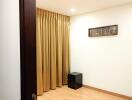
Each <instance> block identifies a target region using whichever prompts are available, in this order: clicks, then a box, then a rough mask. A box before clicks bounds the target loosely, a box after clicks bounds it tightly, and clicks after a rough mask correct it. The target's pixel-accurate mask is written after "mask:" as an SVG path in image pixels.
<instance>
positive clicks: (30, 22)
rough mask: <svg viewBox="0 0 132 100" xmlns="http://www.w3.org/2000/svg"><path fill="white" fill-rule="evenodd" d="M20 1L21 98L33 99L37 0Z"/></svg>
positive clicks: (25, 99)
mask: <svg viewBox="0 0 132 100" xmlns="http://www.w3.org/2000/svg"><path fill="white" fill-rule="evenodd" d="M19 2H20V56H21V100H33V99H32V96H33V95H32V94H33V93H34V94H35V95H36V94H37V93H36V92H37V90H36V87H37V85H36V82H37V81H36V0H19Z"/></svg>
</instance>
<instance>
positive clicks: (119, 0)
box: [37, 0, 132, 16]
mask: <svg viewBox="0 0 132 100" xmlns="http://www.w3.org/2000/svg"><path fill="white" fill-rule="evenodd" d="M128 3H132V0H37V7H38V8H42V9H46V10H49V11H54V12H57V13H61V14H65V15H69V16H73V15H79V14H82V13H87V12H93V11H96V10H100V9H104V8H109V7H114V6H119V5H125V4H128ZM71 8H75V9H76V11H75V12H71V11H70V9H71Z"/></svg>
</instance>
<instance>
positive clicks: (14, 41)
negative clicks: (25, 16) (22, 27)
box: [0, 0, 20, 100]
mask: <svg viewBox="0 0 132 100" xmlns="http://www.w3.org/2000/svg"><path fill="white" fill-rule="evenodd" d="M0 100H20V39H19V0H0Z"/></svg>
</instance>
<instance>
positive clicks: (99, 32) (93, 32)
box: [89, 25, 118, 37]
mask: <svg viewBox="0 0 132 100" xmlns="http://www.w3.org/2000/svg"><path fill="white" fill-rule="evenodd" d="M111 35H118V25H110V26H103V27H96V28H90V29H89V37H100V36H111Z"/></svg>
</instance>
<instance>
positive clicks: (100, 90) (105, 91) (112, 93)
mask: <svg viewBox="0 0 132 100" xmlns="http://www.w3.org/2000/svg"><path fill="white" fill-rule="evenodd" d="M83 86H84V87H86V88H90V89H93V90H95V91H99V92H103V93H107V94H110V95H113V96H117V97H120V98H124V99H127V100H132V97H129V96H126V95H122V94H119V93H114V92H110V91H107V90H103V89H99V88H96V87H92V86H88V85H83Z"/></svg>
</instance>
